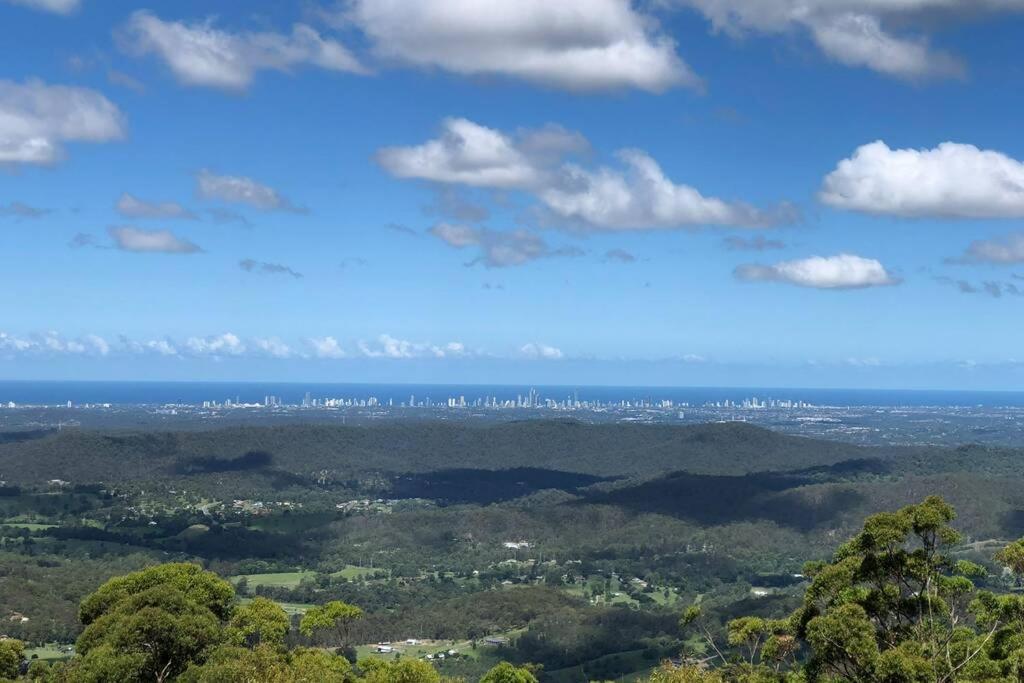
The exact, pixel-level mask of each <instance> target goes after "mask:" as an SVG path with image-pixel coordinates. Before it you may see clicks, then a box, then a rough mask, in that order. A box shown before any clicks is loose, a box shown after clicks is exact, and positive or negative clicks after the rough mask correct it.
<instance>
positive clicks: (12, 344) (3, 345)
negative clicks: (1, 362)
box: [0, 332, 34, 353]
mask: <svg viewBox="0 0 1024 683" xmlns="http://www.w3.org/2000/svg"><path fill="white" fill-rule="evenodd" d="M33 346H34V344H33V342H31V341H30V340H28V339H24V338H21V337H14V336H11V335H9V334H7V333H6V332H0V351H6V352H8V353H11V352H16V353H22V352H25V351H30V350H31V349H32V348H33Z"/></svg>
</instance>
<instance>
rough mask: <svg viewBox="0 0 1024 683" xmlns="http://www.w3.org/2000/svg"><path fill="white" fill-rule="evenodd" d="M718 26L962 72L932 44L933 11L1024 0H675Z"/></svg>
mask: <svg viewBox="0 0 1024 683" xmlns="http://www.w3.org/2000/svg"><path fill="white" fill-rule="evenodd" d="M674 2H675V3H676V4H678V5H683V6H688V7H692V8H694V9H696V10H697V11H699V12H701V13H702V14H704V16H705V17H707V18H708V19H709V20H710V21H711V23H712V25H713V26H714V28H715V29H716V30H720V31H725V32H727V33H730V34H732V35H742V34H744V33H746V32H749V31H756V32H761V33H768V34H783V33H788V32H792V31H793V30H794V29H801V30H804V31H807V32H808V34H809V35H810V37H811V38H812V40H813V41H814V42H815V44H816V45H817V46H818V48H819V49H820V50H821V51H822V52H823V53H824V54H825V55H826V56H828V57H829V58H831V59H833V60H835V61H837V62H839V63H841V64H844V65H847V66H854V67H864V68H868V69H871V70H873V71H876V72H878V73H882V74H885V75H887V76H892V77H895V78H900V79H905V80H921V79H927V78H943V77H960V76H962V75H963V74H964V73H965V67H964V66H963V64H962V63H961V61H960V60H959V59H957V58H956V57H954V56H952V55H949V54H947V53H945V52H942V51H940V50H935V49H933V48H932V47H931V45H930V42H929V40H928V36H927V31H928V30H929V29H931V28H932V27H934V26H935V25H936V22H934V20H933V18H934V15H935V14H938V13H942V14H945V15H946V16H947V18H953V19H956V18H959V17H960V16H969V15H973V14H977V13H980V12H1016V11H1021V10H1024V1H1022V0H971V1H970V2H968V1H966V0H758V1H757V2H753V1H751V0H674Z"/></svg>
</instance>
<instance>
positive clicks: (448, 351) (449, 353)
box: [430, 342, 468, 358]
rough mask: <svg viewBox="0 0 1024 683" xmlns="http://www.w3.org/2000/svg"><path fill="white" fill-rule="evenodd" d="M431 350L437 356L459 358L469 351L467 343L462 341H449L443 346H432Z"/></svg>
mask: <svg viewBox="0 0 1024 683" xmlns="http://www.w3.org/2000/svg"><path fill="white" fill-rule="evenodd" d="M430 352H431V353H432V354H433V355H434V357H435V358H458V357H460V356H465V355H466V354H467V353H468V352H467V351H466V345H465V344H463V343H462V342H448V343H447V344H444V345H443V346H431V347H430Z"/></svg>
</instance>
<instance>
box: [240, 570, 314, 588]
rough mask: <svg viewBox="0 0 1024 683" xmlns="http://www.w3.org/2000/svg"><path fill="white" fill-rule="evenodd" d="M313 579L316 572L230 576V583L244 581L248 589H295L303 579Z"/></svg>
mask: <svg viewBox="0 0 1024 683" xmlns="http://www.w3.org/2000/svg"><path fill="white" fill-rule="evenodd" d="M307 578H308V579H315V578H316V572H310V571H302V572H277V573H273V574H239V575H238V576H232V577H231V578H230V579H229V580H230V581H231V583H238V582H239V581H241V580H242V579H245V580H246V582H247V583H248V584H249V587H250V588H255V587H256V586H274V587H276V588H295V587H297V586H298V585H299V584H300V583H301V582H302V580H303V579H307Z"/></svg>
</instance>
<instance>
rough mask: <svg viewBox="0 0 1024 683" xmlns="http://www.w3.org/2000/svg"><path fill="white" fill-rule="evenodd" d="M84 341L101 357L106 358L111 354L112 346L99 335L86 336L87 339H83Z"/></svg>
mask: <svg viewBox="0 0 1024 683" xmlns="http://www.w3.org/2000/svg"><path fill="white" fill-rule="evenodd" d="M83 340H84V341H85V343H86V345H88V346H89V347H91V348H92V349H94V350H95V351H96V353H98V354H99V355H101V356H106V355H107V354H108V353H110V344H109V343H107V340H106V339H104V338H103V337H100V336H99V335H95V334H87V335H85V337H83Z"/></svg>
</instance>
